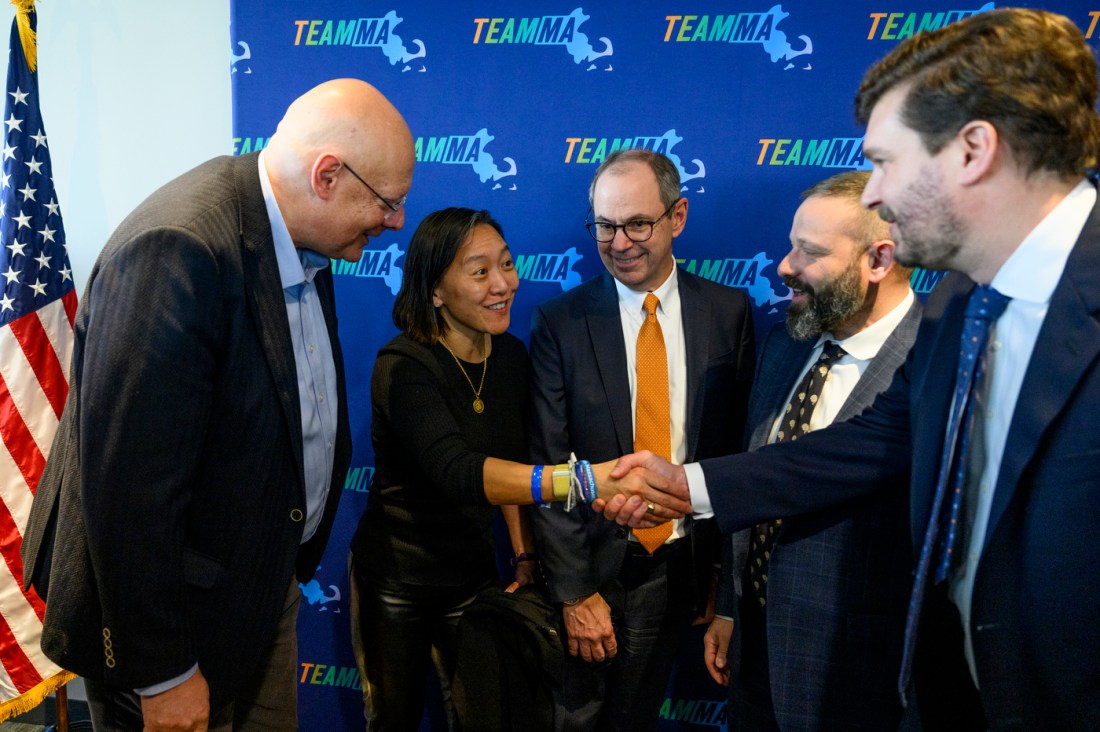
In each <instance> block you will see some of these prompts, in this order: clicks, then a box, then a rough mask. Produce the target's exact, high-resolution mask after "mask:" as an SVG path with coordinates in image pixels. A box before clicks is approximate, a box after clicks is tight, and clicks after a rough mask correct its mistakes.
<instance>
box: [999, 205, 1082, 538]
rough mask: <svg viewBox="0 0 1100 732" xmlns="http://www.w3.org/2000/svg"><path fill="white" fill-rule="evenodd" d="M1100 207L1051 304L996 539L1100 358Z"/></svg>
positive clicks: (1022, 401) (1005, 471)
mask: <svg viewBox="0 0 1100 732" xmlns="http://www.w3.org/2000/svg"><path fill="white" fill-rule="evenodd" d="M1097 272H1100V206H1097V207H1094V208H1093V210H1092V214H1091V215H1090V217H1089V220H1088V223H1087V224H1086V225H1085V228H1084V230H1083V231H1082V232H1081V236H1080V238H1078V240H1077V244H1076V245H1075V247H1074V249H1073V252H1071V253H1070V256H1069V260H1068V261H1067V262H1066V269H1065V272H1064V273H1063V274H1062V279H1061V281H1060V282H1059V283H1058V286H1057V287H1056V288H1055V290H1054V294H1053V295H1052V296H1051V299H1050V307H1049V309H1048V310H1047V315H1046V318H1044V320H1043V325H1042V328H1041V329H1040V330H1039V337H1038V340H1036V342H1035V350H1033V351H1032V355H1031V361H1030V362H1029V363H1028V367H1027V371H1026V372H1025V374H1024V381H1023V384H1022V385H1021V386H1020V396H1019V398H1018V399H1017V401H1016V410H1015V412H1014V413H1013V415H1012V422H1011V423H1010V424H1009V429H1008V439H1007V440H1006V442H1005V448H1004V455H1003V456H1002V458H1001V469H1000V473H999V474H998V476H997V486H996V490H995V492H994V494H993V507H992V509H991V512H990V516H989V530H988V531H987V532H986V539H987V540H988V538H989V537H990V536H992V534H993V531H994V530H995V528H996V526H997V522H998V521H999V520H1000V518H1001V516H1003V515H1004V512H1005V509H1006V507H1007V506H1008V504H1009V502H1010V501H1011V500H1012V496H1013V494H1014V493H1015V492H1016V489H1017V487H1018V486H1019V483H1020V478H1021V476H1022V475H1023V473H1024V471H1025V470H1026V469H1027V467H1028V465H1029V464H1030V463H1031V461H1032V459H1033V458H1034V457H1035V452H1036V450H1037V449H1038V446H1039V444H1040V442H1041V441H1042V439H1043V435H1044V434H1045V433H1046V431H1047V430H1048V429H1049V428H1050V426H1051V424H1052V423H1053V422H1054V421H1055V420H1056V419H1057V417H1058V414H1059V413H1060V412H1061V411H1062V410H1063V409H1064V407H1065V405H1066V402H1067V401H1068V400H1069V399H1070V397H1071V396H1072V394H1073V393H1074V391H1075V390H1076V388H1077V383H1078V381H1080V379H1081V377H1082V376H1083V375H1084V373H1085V371H1086V370H1087V369H1088V368H1089V367H1090V366H1091V365H1092V364H1093V363H1094V362H1095V361H1096V358H1097V356H1098V355H1100V322H1098V321H1097V318H1096V315H1097V312H1098V311H1100V278H1097V276H1096V273H1097Z"/></svg>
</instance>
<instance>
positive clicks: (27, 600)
mask: <svg viewBox="0 0 1100 732" xmlns="http://www.w3.org/2000/svg"><path fill="white" fill-rule="evenodd" d="M13 4H14V5H16V8H17V10H16V18H15V20H13V21H12V29H11V42H10V52H9V54H8V85H7V95H6V96H5V99H4V102H5V104H4V120H3V133H4V145H3V150H2V152H0V156H2V163H0V170H2V172H0V276H2V277H3V280H2V281H0V288H2V289H0V439H2V441H3V443H4V449H3V450H0V554H2V555H3V558H4V561H3V563H2V564H0V664H2V665H3V670H2V672H0V702H2V706H0V720H3V719H5V718H6V717H8V716H10V715H12V714H17V713H19V712H21V711H23V710H25V709H29V708H31V707H33V706H35V705H37V704H38V702H40V701H41V700H42V698H43V697H44V696H45V695H47V694H49V693H50V692H52V691H54V690H55V689H56V688H57V687H58V686H59V685H61V684H64V683H65V681H67V680H68V678H69V675H68V674H67V673H62V672H61V669H60V668H58V667H57V666H55V665H54V664H53V663H52V662H51V661H50V660H49V659H47V658H46V657H45V656H44V655H43V654H42V650H41V648H40V647H39V638H40V636H41V633H42V617H43V614H44V613H45V605H44V604H43V602H42V600H41V599H40V598H39V597H38V595H37V594H36V593H35V592H34V591H33V590H24V589H23V562H22V560H21V559H20V557H19V548H20V545H21V544H22V541H23V530H24V529H25V528H26V525H27V517H28V516H29V515H30V510H31V501H32V499H33V497H34V492H35V490H36V489H37V487H38V480H39V478H40V477H41V476H42V469H43V468H44V467H45V465H46V457H47V456H48V454H49V450H50V444H51V442H52V441H53V435H54V432H55V431H56V430H57V425H58V422H59V420H60V418H61V410H62V407H63V405H64V404H65V396H66V395H67V394H68V391H69V385H68V371H69V360H70V357H71V355H72V343H73V316H74V314H75V312H76V289H75V287H74V285H73V277H72V270H71V269H70V268H69V256H68V254H67V253H66V250H65V233H64V229H63V228H62V226H61V210H60V208H59V207H58V205H57V196H56V195H55V194H54V186H53V176H52V172H51V170H50V151H49V145H48V144H47V139H46V130H45V127H44V126H43V125H42V115H41V113H40V111H39V108H38V77H37V75H36V72H35V68H36V58H35V57H36V55H37V53H36V51H35V42H36V41H35V35H34V34H35V23H36V17H35V13H34V3H33V1H32V0H17V1H15V2H13ZM28 59H29V63H28Z"/></svg>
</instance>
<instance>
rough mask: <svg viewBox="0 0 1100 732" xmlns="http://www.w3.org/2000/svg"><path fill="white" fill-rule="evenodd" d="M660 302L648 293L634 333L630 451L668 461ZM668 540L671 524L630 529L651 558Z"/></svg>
mask: <svg viewBox="0 0 1100 732" xmlns="http://www.w3.org/2000/svg"><path fill="white" fill-rule="evenodd" d="M660 304H661V301H660V300H658V299H657V296H656V295H654V294H653V293H652V292H650V293H649V294H647V295H646V296H645V302H644V303H642V307H643V308H645V313H646V315H645V321H644V322H643V323H642V328H641V330H639V331H638V350H637V365H636V369H637V377H638V387H637V397H636V399H635V406H634V450H635V452H636V451H638V450H649V451H650V452H652V453H654V454H655V455H660V456H661V457H663V458H664V459H665V460H670V459H672V424H671V419H670V416H669V412H670V408H669V400H668V356H667V355H666V352H665V336H664V333H663V332H661V324H660V323H659V322H658V321H657V307H658V306H659V305H660ZM670 536H672V522H671V521H666V522H664V523H663V524H658V525H657V526H654V527H652V528H649V529H634V537H635V538H636V539H637V540H638V541H639V542H641V544H642V546H644V547H645V548H646V550H647V551H648V552H649V553H650V554H652V553H653V552H655V551H656V550H657V548H658V547H659V546H661V545H662V544H664V543H665V542H666V541H668V537H670Z"/></svg>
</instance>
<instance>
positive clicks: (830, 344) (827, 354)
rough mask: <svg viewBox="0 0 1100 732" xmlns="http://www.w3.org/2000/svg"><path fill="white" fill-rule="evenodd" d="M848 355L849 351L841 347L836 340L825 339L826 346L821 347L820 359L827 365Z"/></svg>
mask: <svg viewBox="0 0 1100 732" xmlns="http://www.w3.org/2000/svg"><path fill="white" fill-rule="evenodd" d="M847 355H848V352H847V351H845V350H844V349H843V348H841V347H840V344H839V343H837V342H836V341H825V346H824V348H822V349H821V357H820V358H819V359H818V361H820V362H821V363H822V364H825V365H831V364H832V363H833V362H834V361H839V360H840V359H841V358H843V357H844V356H847Z"/></svg>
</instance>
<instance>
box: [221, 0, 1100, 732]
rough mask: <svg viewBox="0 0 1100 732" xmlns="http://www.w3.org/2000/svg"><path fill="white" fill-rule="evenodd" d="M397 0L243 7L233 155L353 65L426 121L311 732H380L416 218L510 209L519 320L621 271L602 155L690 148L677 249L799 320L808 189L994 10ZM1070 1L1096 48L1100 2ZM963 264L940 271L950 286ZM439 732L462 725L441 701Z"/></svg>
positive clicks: (372, 309) (366, 297)
mask: <svg viewBox="0 0 1100 732" xmlns="http://www.w3.org/2000/svg"><path fill="white" fill-rule="evenodd" d="M577 1H578V0H573V1H572V2H529V1H521V2H516V1H514V0H513V1H510V2H509V1H504V0H484V1H480V2H440V1H438V0H419V1H417V2H410V1H405V2H390V3H379V2H371V1H369V0H360V1H359V2H352V1H351V0H233V4H232V43H233V47H232V57H231V58H232V61H231V69H232V74H233V96H234V98H233V130H234V139H233V150H234V153H235V154H239V153H246V152H250V151H253V150H257V149H260V148H262V147H264V145H265V144H266V142H267V140H268V138H269V136H270V135H271V133H272V132H273V131H274V129H275V125H276V123H277V122H278V120H279V118H280V117H281V115H282V112H283V111H284V110H285V109H286V107H287V105H288V104H289V103H290V102H291V100H293V99H294V98H295V97H296V96H298V95H299V94H301V93H302V92H304V91H305V90H306V89H309V88H310V87H312V86H314V85H315V84H318V83H320V82H322V81H325V80H327V79H331V78H336V77H343V76H353V77H358V78H362V79H365V80H367V81H369V82H371V83H372V84H374V85H375V86H376V87H378V88H379V89H380V90H381V91H382V92H383V93H384V94H386V96H387V97H389V99H390V100H391V101H393V103H394V104H395V105H396V106H397V108H398V109H400V110H401V112H402V113H403V114H404V116H405V118H406V120H407V121H408V123H409V126H410V127H411V129H412V133H413V136H414V137H415V139H416V146H417V158H418V163H417V166H416V171H415V173H414V177H413V187H412V192H411V194H410V196H409V201H408V208H407V212H406V221H407V224H406V227H405V229H404V230H402V231H400V232H389V233H387V235H385V236H383V237H382V238H381V239H380V240H377V241H374V242H372V245H371V248H370V249H369V250H368V251H367V252H365V253H364V256H363V259H362V261H360V262H358V263H355V264H349V263H344V262H334V263H333V266H334V271H335V273H336V282H337V290H338V299H339V317H340V333H341V341H342V343H343V347H344V356H345V360H346V366H347V376H348V392H349V399H350V403H351V419H352V429H353V438H354V441H355V454H354V458H353V463H352V470H351V473H350V475H349V476H348V480H347V484H346V486H345V490H344V497H343V501H342V505H341V507H340V513H339V515H338V517H337V521H336V527H335V530H334V532H333V537H332V541H331V542H330V545H329V550H328V552H327V553H326V555H325V557H324V561H323V563H322V565H321V567H320V569H319V571H318V573H317V577H316V579H315V581H314V582H312V583H310V585H308V586H306V587H304V588H303V593H304V598H303V605H302V611H301V619H300V621H299V638H300V650H299V656H300V666H299V673H300V676H299V700H300V710H301V711H300V717H301V726H302V729H303V730H329V729H358V728H360V727H361V724H362V705H361V701H360V694H359V677H358V673H357V672H356V671H355V668H354V666H355V664H354V661H353V658H352V654H351V647H350V641H349V638H348V636H349V630H348V610H347V593H348V590H347V576H346V555H347V546H348V542H349V540H350V537H351V535H352V533H353V532H354V529H355V526H356V523H357V522H358V519H359V515H360V514H361V513H362V511H363V509H364V507H365V506H366V499H367V492H368V490H369V488H370V483H371V477H372V474H373V472H374V468H373V464H374V456H373V454H372V452H371V444H370V403H369V399H370V374H371V368H372V366H373V363H374V357H375V353H376V352H377V350H378V348H379V347H380V346H381V345H382V344H383V343H385V342H386V341H387V340H389V339H390V338H391V337H392V336H393V335H394V333H395V329H394V327H393V325H392V324H391V321H390V310H391V308H392V305H393V297H394V294H395V293H396V292H397V290H398V287H399V285H400V281H401V268H402V263H403V257H404V253H405V251H406V248H407V246H408V242H409V239H410V237H411V236H412V232H413V231H414V230H415V228H416V224H417V223H418V222H419V221H420V219H421V218H422V217H423V216H424V215H425V214H427V213H429V212H431V211H434V210H436V209H438V208H442V207H444V206H454V205H461V206H470V207H473V208H487V209H489V210H490V211H492V213H493V214H494V215H495V216H496V217H497V219H498V220H499V221H500V222H501V223H502V224H503V226H504V229H505V233H506V235H507V240H508V243H509V244H510V246H511V249H512V252H513V254H514V255H515V258H516V263H517V265H518V268H519V271H520V278H521V281H522V284H521V286H520V290H519V293H518V296H517V300H516V305H515V308H514V310H513V319H512V332H513V333H515V334H516V335H518V336H519V337H521V338H524V339H526V338H527V335H528V328H529V320H530V316H531V312H532V310H533V308H534V306H535V305H536V304H537V303H538V302H539V301H541V300H543V299H544V298H548V297H552V296H553V295H555V294H558V293H560V292H562V291H564V290H567V289H569V288H570V287H573V286H575V285H577V284H578V283H580V282H581V281H583V280H585V279H588V278H589V277H592V276H593V275H596V274H598V273H599V272H601V271H602V268H603V265H602V264H601V262H600V259H599V257H598V256H597V254H596V250H595V243H594V242H593V241H592V240H591V239H590V238H589V237H588V235H587V233H586V232H585V230H584V228H583V222H584V219H585V213H586V211H587V207H588V203H587V190H588V183H589V180H590V179H591V176H592V173H593V172H594V170H595V167H596V166H597V165H598V164H599V163H600V162H601V161H602V160H603V159H604V158H605V157H606V156H607V155H608V154H610V153H611V152H612V151H613V150H615V149H618V148H620V147H645V148H648V149H653V150H657V151H659V152H662V153H664V154H666V155H668V156H669V157H670V158H672V159H673V160H674V161H676V162H677V164H678V166H679V167H680V171H681V175H682V178H683V181H684V189H683V191H684V195H685V196H687V197H688V199H689V200H690V209H689V216H688V223H687V227H686V229H685V231H684V234H683V235H682V236H681V237H680V238H678V239H677V240H676V246H675V254H676V257H677V258H678V259H679V260H681V262H682V263H683V265H684V266H685V267H686V268H687V269H689V270H690V271H693V272H696V273H698V274H701V275H703V276H705V277H708V278H710V279H714V280H718V281H721V282H724V283H726V284H728V285H730V286H733V287H739V288H743V289H744V290H746V292H747V293H748V294H749V296H750V298H751V300H752V302H753V303H754V305H755V316H756V318H755V319H756V326H757V332H758V333H763V332H764V329H765V328H767V327H770V325H771V324H772V323H773V322H775V321H776V320H778V319H780V318H781V317H782V313H783V309H784V307H785V304H786V301H787V300H788V299H789V291H788V290H787V288H786V287H785V286H784V285H783V283H782V281H781V280H780V279H779V277H778V276H777V275H776V264H777V263H778V261H779V260H780V259H781V258H782V257H783V256H784V254H785V253H786V251H787V248H788V247H787V234H788V231H789V228H790V221H791V217H792V215H793V214H794V211H795V209H796V208H797V207H798V203H799V196H798V194H799V192H800V191H802V190H804V189H805V188H806V187H808V186H809V185H810V184H812V183H814V182H816V181H818V180H820V179H822V178H825V177H827V176H829V175H831V174H833V173H836V172H839V171H841V170H846V169H854V168H863V167H867V165H866V163H865V161H864V159H863V157H862V155H861V152H860V146H861V143H862V129H860V127H859V126H857V125H856V123H855V121H854V119H853V111H852V98H853V96H854V94H855V91H856V88H857V86H858V84H859V80H860V78H861V77H862V75H863V72H864V71H865V70H866V68H867V67H868V66H869V65H870V64H872V63H873V62H874V61H875V60H876V59H878V58H879V57H881V56H882V55H883V54H884V53H886V52H887V51H888V50H889V49H891V48H892V47H893V46H894V45H895V44H896V43H897V42H898V41H899V40H902V39H904V38H907V37H909V36H911V35H913V34H914V33H915V32H918V31H919V30H921V29H924V28H937V27H940V26H942V25H944V24H947V23H950V22H954V21H956V20H959V19H961V18H964V17H967V16H969V15H972V14H974V13H976V12H980V11H982V10H986V9H989V8H992V7H993V6H994V4H993V3H984V4H983V3H980V2H975V3H973V4H967V3H959V2H943V1H941V0H928V1H927V2H915V1H914V0H897V1H895V2H891V3H879V2H854V1H849V2H839V3H823V2H820V0H785V1H784V2H782V4H778V5H770V4H769V3H770V0H760V1H759V2H746V1H745V0H739V1H736V2H735V1H733V0H727V1H726V2H719V3H715V2H699V1H698V0H695V1H694V2H685V1H683V0H660V1H657V0H645V1H642V0H601V2H600V3H598V4H594V3H590V4H585V5H581V6H578V5H576V4H575V3H576V2H577ZM1087 6H1088V4H1087V3H1085V2H1083V0H1064V1H1062V2H1051V3H1048V4H1046V5H1043V6H1042V7H1046V8H1048V9H1052V10H1056V11H1059V12H1062V13H1065V14H1067V15H1068V16H1069V17H1070V18H1071V19H1072V20H1074V21H1075V22H1076V23H1077V24H1078V25H1079V26H1080V27H1081V29H1082V30H1083V31H1084V32H1085V33H1086V35H1087V36H1088V37H1089V39H1090V42H1095V40H1094V35H1095V33H1096V31H1097V27H1096V26H1097V20H1098V18H1100V10H1092V9H1089V8H1088V7H1087ZM939 277H940V274H939V273H932V272H921V271H918V272H917V273H916V274H915V276H914V286H915V288H916V289H917V291H918V292H919V293H921V294H925V293H927V291H928V290H929V289H931V287H932V285H933V284H935V282H936V281H938V279H939ZM701 633H702V631H701V629H700V630H699V631H698V632H697V633H695V634H694V635H693V636H692V637H691V638H690V641H689V643H687V644H685V647H684V648H683V649H682V652H681V659H680V662H679V664H678V667H677V671H676V673H675V675H674V677H673V679H672V682H671V683H670V685H669V689H668V692H667V695H666V700H665V702H664V705H663V707H662V711H661V717H662V720H663V721H662V725H663V726H664V727H665V728H667V729H697V728H707V727H720V728H722V729H724V728H725V701H724V698H725V692H724V690H723V689H721V688H720V687H718V686H717V685H716V684H714V682H713V681H711V680H710V678H709V677H708V676H707V675H706V672H705V670H704V669H703V665H702V650H701V641H700V638H701ZM423 728H424V729H444V728H445V725H443V724H442V723H441V722H440V721H439V717H438V715H437V713H436V711H435V710H429V712H428V714H427V715H426V718H425V721H424V725H423Z"/></svg>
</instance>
